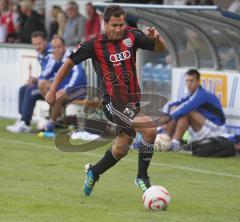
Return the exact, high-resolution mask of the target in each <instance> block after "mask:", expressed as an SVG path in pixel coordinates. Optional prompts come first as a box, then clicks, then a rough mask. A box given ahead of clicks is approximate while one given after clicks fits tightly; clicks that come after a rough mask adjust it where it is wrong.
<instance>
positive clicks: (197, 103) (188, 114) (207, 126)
mask: <svg viewBox="0 0 240 222" xmlns="http://www.w3.org/2000/svg"><path fill="white" fill-rule="evenodd" d="M185 83H186V87H187V90H188V95H187V96H186V97H184V98H182V99H180V100H177V101H173V102H169V103H167V104H166V105H165V106H164V111H165V112H167V113H169V114H170V116H171V118H172V121H171V122H169V123H168V124H166V125H165V126H164V127H163V129H164V131H165V133H167V134H168V135H169V136H170V137H171V139H172V141H171V145H170V148H171V150H172V151H178V150H179V149H180V148H181V146H180V145H181V144H180V141H181V138H182V136H183V134H184V133H185V131H186V130H187V129H188V131H189V133H190V135H191V139H192V141H197V140H201V139H203V138H209V137H217V136H221V135H222V134H223V133H224V128H225V115H224V112H223V109H222V105H221V103H220V101H219V99H218V98H217V97H216V96H215V95H214V94H213V93H211V92H208V91H206V90H205V89H204V88H203V87H202V86H201V85H200V73H199V72H198V71H197V70H196V69H190V70H188V71H187V72H186V74H185Z"/></svg>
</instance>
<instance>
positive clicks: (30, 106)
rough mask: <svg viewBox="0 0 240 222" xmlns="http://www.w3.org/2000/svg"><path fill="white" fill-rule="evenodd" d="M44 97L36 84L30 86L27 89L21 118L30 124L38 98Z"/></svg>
mask: <svg viewBox="0 0 240 222" xmlns="http://www.w3.org/2000/svg"><path fill="white" fill-rule="evenodd" d="M40 99H43V97H42V96H41V94H40V92H39V89H38V88H37V86H36V85H31V86H28V87H27V89H26V90H25V94H24V100H23V109H22V112H23V114H22V118H21V120H22V121H24V122H25V123H26V125H30V122H31V120H32V114H33V110H34V107H35V104H36V102H37V100H40Z"/></svg>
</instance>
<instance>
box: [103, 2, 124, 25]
mask: <svg viewBox="0 0 240 222" xmlns="http://www.w3.org/2000/svg"><path fill="white" fill-rule="evenodd" d="M122 15H124V17H126V13H125V12H124V10H123V8H122V7H121V6H119V5H109V6H107V7H106V8H105V9H104V13H103V19H104V21H105V22H106V23H108V21H109V20H110V18H111V16H114V17H117V18H118V17H120V16H122Z"/></svg>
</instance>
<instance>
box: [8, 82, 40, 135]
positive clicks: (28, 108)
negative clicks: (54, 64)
mask: <svg viewBox="0 0 240 222" xmlns="http://www.w3.org/2000/svg"><path fill="white" fill-rule="evenodd" d="M39 99H42V96H41V94H40V93H39V90H38V88H37V86H36V85H28V86H27V87H26V89H25V90H24V95H23V98H22V106H21V112H22V114H21V120H20V121H19V123H18V124H16V125H14V126H9V127H7V130H8V131H10V132H14V133H20V132H30V131H31V127H30V122H31V120H32V114H33V110H34V107H35V104H36V101H37V100H39Z"/></svg>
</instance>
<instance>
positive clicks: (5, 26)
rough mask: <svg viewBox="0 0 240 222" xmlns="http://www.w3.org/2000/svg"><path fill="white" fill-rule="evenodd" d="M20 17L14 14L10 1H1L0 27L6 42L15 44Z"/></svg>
mask: <svg viewBox="0 0 240 222" xmlns="http://www.w3.org/2000/svg"><path fill="white" fill-rule="evenodd" d="M17 17H18V15H17V14H16V13H13V11H12V8H11V3H10V2H9V1H8V0H0V25H1V26H2V30H3V32H5V33H3V35H4V36H3V40H4V39H5V40H4V42H14V39H15V38H16V27H17V25H18V24H17V20H18V18H17Z"/></svg>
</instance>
